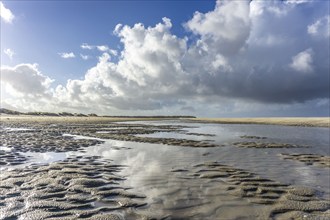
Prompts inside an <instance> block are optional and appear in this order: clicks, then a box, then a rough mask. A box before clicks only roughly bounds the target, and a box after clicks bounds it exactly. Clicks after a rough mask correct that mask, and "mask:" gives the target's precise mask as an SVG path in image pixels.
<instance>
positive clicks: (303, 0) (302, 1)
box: [285, 0, 313, 5]
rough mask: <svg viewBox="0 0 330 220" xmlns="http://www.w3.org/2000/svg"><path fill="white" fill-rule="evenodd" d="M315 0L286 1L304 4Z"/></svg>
mask: <svg viewBox="0 0 330 220" xmlns="http://www.w3.org/2000/svg"><path fill="white" fill-rule="evenodd" d="M312 1H313V0H286V1H285V3H287V4H298V5H299V4H303V3H308V2H312Z"/></svg>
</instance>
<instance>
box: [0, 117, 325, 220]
mask: <svg viewBox="0 0 330 220" xmlns="http://www.w3.org/2000/svg"><path fill="white" fill-rule="evenodd" d="M0 132H1V133H0V141H1V142H0V143H1V144H0V164H1V171H0V179H1V181H0V191H1V198H2V200H1V201H0V218H1V219H11V218H12V219H14V218H18V219H76V218H83V219H290V218H293V219H305V218H306V219H328V218H330V211H329V210H330V191H329V188H330V187H329V186H330V183H329V181H328V180H329V169H330V152H329V148H328V146H329V118H248V119H247V118H244V119H240V118H236V119H232V118H231V119H204V118H196V119H186V118H184V119H173V118H161V119H159V118H142V119H141V118H132V117H130V118H116V117H113V118H111V117H47V116H12V115H1V130H0Z"/></svg>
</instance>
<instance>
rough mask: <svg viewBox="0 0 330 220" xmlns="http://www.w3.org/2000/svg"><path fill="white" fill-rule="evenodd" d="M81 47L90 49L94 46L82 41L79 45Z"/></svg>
mask: <svg viewBox="0 0 330 220" xmlns="http://www.w3.org/2000/svg"><path fill="white" fill-rule="evenodd" d="M80 47H81V49H84V50H92V49H94V48H95V46H93V45H89V44H87V43H83V44H82V45H80Z"/></svg>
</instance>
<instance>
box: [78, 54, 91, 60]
mask: <svg viewBox="0 0 330 220" xmlns="http://www.w3.org/2000/svg"><path fill="white" fill-rule="evenodd" d="M80 57H81V59H83V60H89V59H90V58H91V57H90V56H89V55H84V54H80Z"/></svg>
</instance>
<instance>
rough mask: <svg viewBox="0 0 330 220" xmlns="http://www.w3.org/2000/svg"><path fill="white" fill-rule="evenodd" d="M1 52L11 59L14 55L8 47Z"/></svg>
mask: <svg viewBox="0 0 330 220" xmlns="http://www.w3.org/2000/svg"><path fill="white" fill-rule="evenodd" d="M3 52H4V53H5V54H6V55H7V56H8V58H9V59H11V60H12V59H13V56H14V55H15V52H14V51H13V50H12V49H10V48H7V49H5V50H3Z"/></svg>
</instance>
